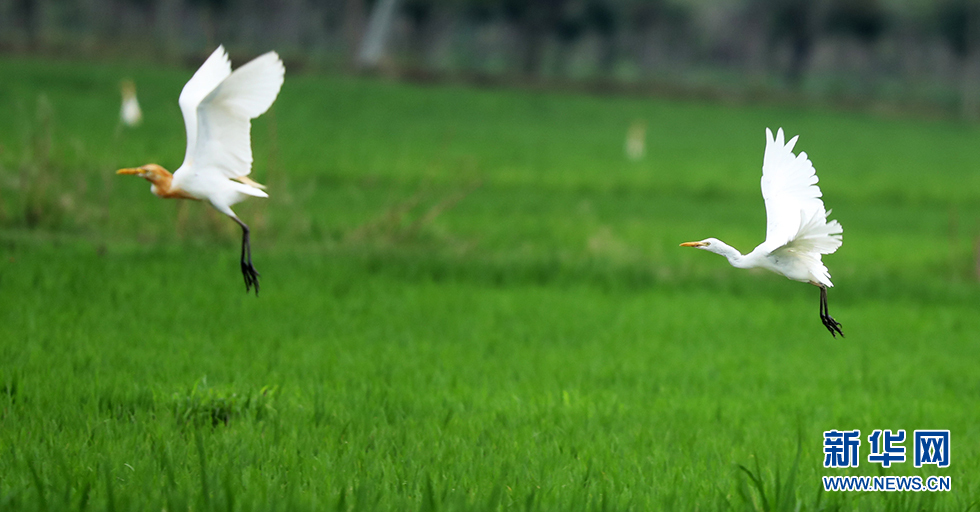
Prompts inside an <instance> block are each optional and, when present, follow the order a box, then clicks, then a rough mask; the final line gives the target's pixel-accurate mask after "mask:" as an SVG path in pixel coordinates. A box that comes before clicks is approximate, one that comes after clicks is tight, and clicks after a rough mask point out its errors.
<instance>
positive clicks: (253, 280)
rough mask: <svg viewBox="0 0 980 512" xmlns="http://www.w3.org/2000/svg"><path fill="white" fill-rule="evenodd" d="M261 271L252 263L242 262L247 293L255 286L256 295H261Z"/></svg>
mask: <svg viewBox="0 0 980 512" xmlns="http://www.w3.org/2000/svg"><path fill="white" fill-rule="evenodd" d="M259 275H261V274H259V271H258V270H255V266H254V265H252V262H251V261H245V260H242V276H243V277H244V278H245V293H248V292H249V290H251V288H252V287H253V286H254V287H255V295H256V296H258V295H259Z"/></svg>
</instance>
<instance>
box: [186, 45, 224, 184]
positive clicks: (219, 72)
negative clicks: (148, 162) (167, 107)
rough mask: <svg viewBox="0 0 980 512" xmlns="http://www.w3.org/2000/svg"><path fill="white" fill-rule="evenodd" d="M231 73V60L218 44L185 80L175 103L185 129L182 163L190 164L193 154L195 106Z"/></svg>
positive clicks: (195, 122)
mask: <svg viewBox="0 0 980 512" xmlns="http://www.w3.org/2000/svg"><path fill="white" fill-rule="evenodd" d="M230 74H231V62H229V61H228V54H227V53H225V47H224V46H219V47H218V48H217V49H216V50H214V52H213V53H212V54H211V56H210V57H208V59H207V60H205V61H204V64H201V67H200V68H198V69H197V71H196V72H195V73H194V76H192V77H191V79H190V80H188V81H187V84H185V85H184V88H183V89H182V90H181V91H180V98H178V100H177V103H178V104H179V105H180V112H181V113H182V114H183V115H184V127H185V128H186V129H187V151H186V152H185V153H184V164H185V165H186V164H190V163H191V162H190V158H191V155H193V154H194V150H195V146H196V144H197V140H198V137H197V106H198V105H200V104H201V101H203V100H204V98H206V97H207V95H208V94H211V91H214V89H215V88H216V87H218V84H220V83H221V81H222V80H224V79H225V78H228V75H230Z"/></svg>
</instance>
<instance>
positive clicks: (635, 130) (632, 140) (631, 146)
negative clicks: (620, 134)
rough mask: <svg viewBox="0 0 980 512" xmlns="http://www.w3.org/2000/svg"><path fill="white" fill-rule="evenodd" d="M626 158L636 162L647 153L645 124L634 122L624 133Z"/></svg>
mask: <svg viewBox="0 0 980 512" xmlns="http://www.w3.org/2000/svg"><path fill="white" fill-rule="evenodd" d="M624 149H625V150H626V157H627V158H629V159H630V160H632V161H634V162H636V161H639V160H642V159H643V156H644V155H646V153H647V124H646V123H645V122H643V121H635V122H634V123H633V124H632V125H630V128H629V131H627V132H626V145H625V147H624Z"/></svg>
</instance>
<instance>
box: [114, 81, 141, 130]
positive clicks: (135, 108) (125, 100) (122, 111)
mask: <svg viewBox="0 0 980 512" xmlns="http://www.w3.org/2000/svg"><path fill="white" fill-rule="evenodd" d="M119 120H120V121H122V123H123V124H124V125H126V126H130V127H135V126H139V125H140V123H142V122H143V111H142V110H140V102H139V100H137V99H136V84H134V83H133V81H132V80H123V83H122V106H121V107H120V108H119Z"/></svg>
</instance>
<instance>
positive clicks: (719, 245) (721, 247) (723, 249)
mask: <svg viewBox="0 0 980 512" xmlns="http://www.w3.org/2000/svg"><path fill="white" fill-rule="evenodd" d="M707 250H709V251H711V252H713V253H715V254H720V255H722V256H724V257H726V258H728V263H730V264H731V265H732V266H733V267H735V268H745V267H746V265H744V264H743V263H745V256H742V253H740V252H738V250H736V249H735V248H734V247H732V246H730V245H728V244H726V243H725V242H721V241H718V242H711V245H709V246H708V247H707Z"/></svg>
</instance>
